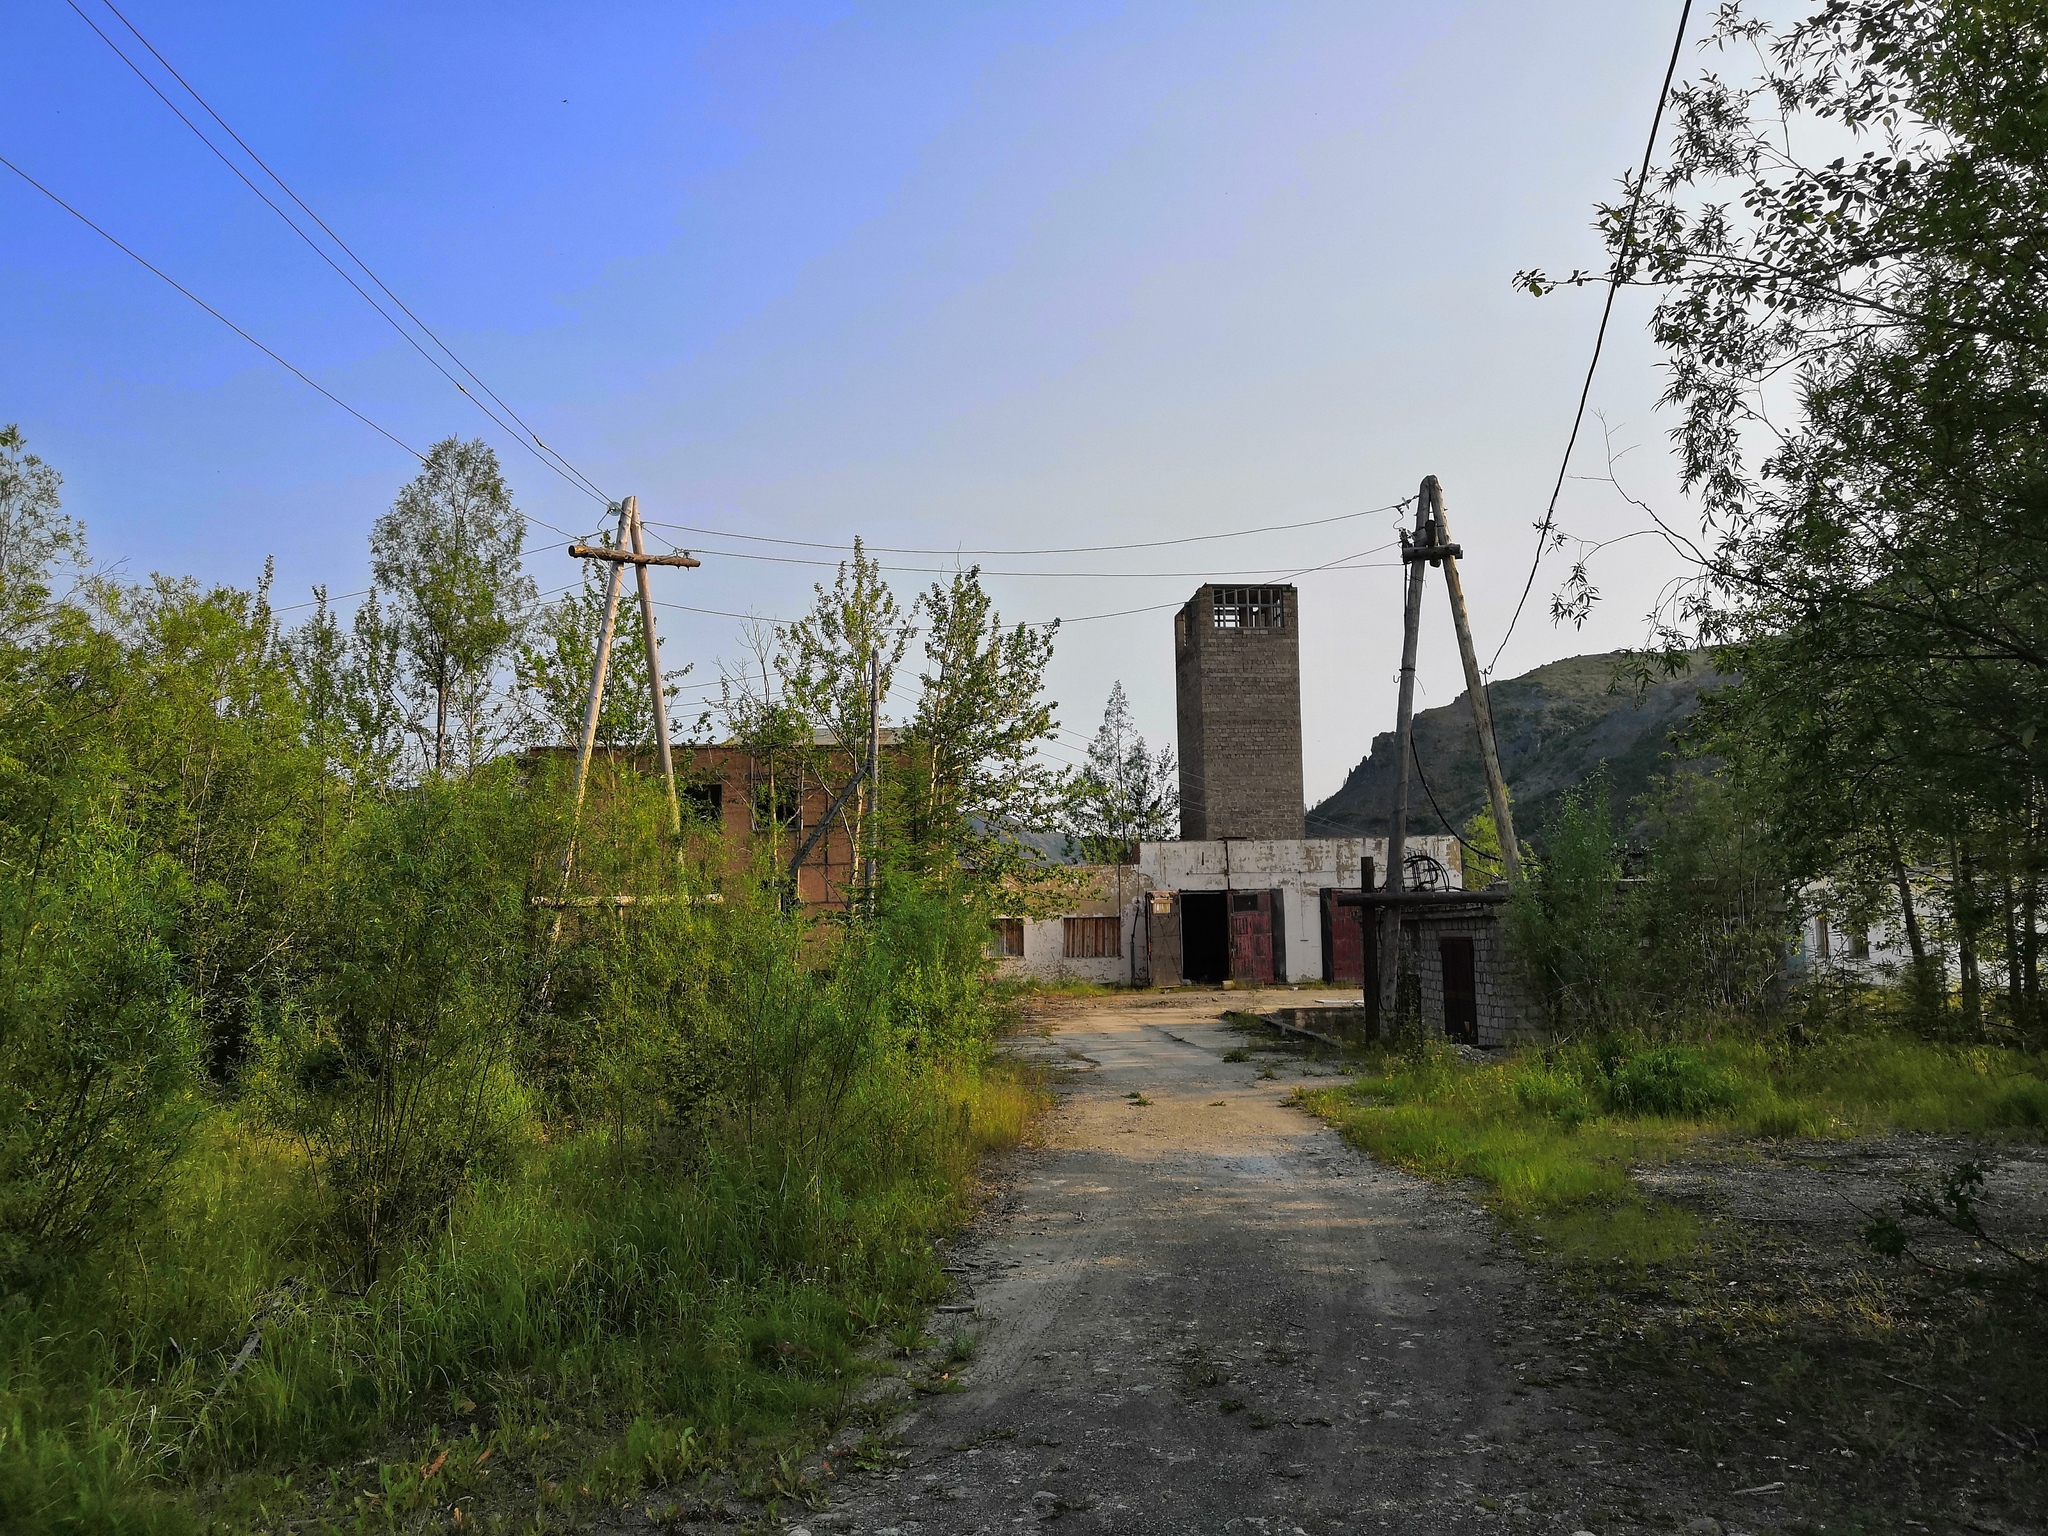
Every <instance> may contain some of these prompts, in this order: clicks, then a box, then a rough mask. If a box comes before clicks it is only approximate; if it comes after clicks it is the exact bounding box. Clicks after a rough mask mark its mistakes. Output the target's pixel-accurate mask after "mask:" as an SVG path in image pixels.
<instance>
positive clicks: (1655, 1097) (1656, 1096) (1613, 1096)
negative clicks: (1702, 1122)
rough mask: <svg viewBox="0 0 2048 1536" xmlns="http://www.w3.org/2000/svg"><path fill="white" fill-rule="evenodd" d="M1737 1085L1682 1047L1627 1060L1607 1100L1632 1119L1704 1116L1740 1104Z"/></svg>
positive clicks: (1619, 1067)
mask: <svg viewBox="0 0 2048 1536" xmlns="http://www.w3.org/2000/svg"><path fill="white" fill-rule="evenodd" d="M1735 1097H1736V1093H1735V1081H1734V1079H1733V1078H1731V1077H1730V1076H1729V1075H1728V1074H1727V1073H1725V1072H1721V1071H1718V1070H1716V1069H1715V1068H1713V1067H1711V1066H1709V1065H1708V1064H1707V1063H1706V1062H1705V1061H1703V1060H1701V1058H1700V1056H1699V1054H1698V1053H1697V1052H1696V1051H1692V1050H1688V1049H1687V1048H1686V1047H1684V1046H1682V1045H1658V1046H1652V1047H1650V1048H1649V1049H1648V1050H1645V1051H1640V1052H1637V1053H1635V1054H1632V1055H1629V1056H1627V1057H1624V1058H1623V1059H1622V1060H1621V1061H1620V1062H1618V1063H1617V1064H1616V1066H1615V1068H1614V1070H1613V1073H1612V1074H1611V1075H1610V1076H1609V1078H1608V1080H1607V1101H1608V1103H1609V1104H1611V1105H1612V1106H1613V1107H1614V1108H1615V1109H1616V1110H1617V1111H1619V1112H1620V1113H1622V1114H1627V1115H1684V1116H1698V1115H1705V1114H1709V1113H1711V1112H1713V1111H1714V1110H1717V1109H1730V1108H1733V1107H1734V1104H1735Z"/></svg>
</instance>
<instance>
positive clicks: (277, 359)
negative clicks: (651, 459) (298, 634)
mask: <svg viewBox="0 0 2048 1536" xmlns="http://www.w3.org/2000/svg"><path fill="white" fill-rule="evenodd" d="M0 165H4V166H6V167H7V169H8V170H10V171H12V172H14V174H15V175H17V176H19V177H20V178H21V179H22V180H23V181H25V182H27V183H28V184H29V185H30V186H32V187H34V188H35V189H36V190H37V191H38V192H40V193H42V194H43V196H45V197H47V198H48V199H49V200H50V201H51V202H53V203H55V204H56V205H57V206H58V207H59V208H62V209H63V210H64V211H65V212H66V213H68V214H70V215H71V217H73V218H74V219H76V220H78V222H79V223H81V224H83V225H84V226H85V227H86V228H87V229H89V230H91V231H92V232H93V233H94V234H96V235H98V236H99V237H100V238H101V239H102V240H104V241H106V242H107V244H109V245H111V246H112V247H113V248H114V249H115V250H117V251H119V252H120V253H121V254H122V255H123V256H126V257H127V258H128V259H129V260H130V261H132V262H134V263H135V264H136V265H137V266H139V267H141V268H143V269H144V270H145V271H147V272H149V273H151V274H153V275H154V276H156V277H159V278H161V279H163V281H164V282H166V283H168V284H169V285H170V286H171V287H173V288H175V289H177V291H178V292H179V293H182V294H183V295H184V296H185V297H186V298H188V299H190V300H191V301H192V302H193V303H194V304H197V305H198V306H199V307H200V308H201V309H203V310H205V311H206V312H207V313H208V314H209V315H211V316H213V318H214V319H216V320H218V321H219V322H220V323H221V324H222V325H224V326H226V327H227V328H228V329H229V330H231V331H233V332H234V333H235V334H236V335H237V336H239V337H241V338H242V340H244V341H246V342H247V343H249V345H250V346H252V347H254V348H255V349H256V350H257V351H258V352H261V353H262V354H263V355H264V356H265V357H267V358H269V359H270V360H271V361H272V362H273V363H275V364H277V366H278V367H280V368H282V369H284V371H285V372H287V373H289V374H290V375H291V376H292V377H293V378H295V379H297V380H298V381H299V382H300V383H301V384H304V385H305V386H306V387H307V388H308V389H311V390H314V391H316V392H317V393H319V394H321V395H324V396H325V397H326V398H327V399H328V400H330V401H332V402H333V403H334V404H336V405H338V406H340V407H341V408H342V409H343V410H344V411H347V412H348V413H349V415H351V416H353V417H355V419H356V420H357V421H360V422H361V423H362V424H363V425H364V426H366V427H368V428H369V429H370V430H371V431H372V432H375V433H376V434H377V435H378V436H380V437H383V438H386V439H388V440H389V441H391V442H393V443H396V444H397V445H398V446H399V447H400V448H403V449H404V450H405V451H406V452H407V453H409V454H411V455H412V456H413V457H414V458H415V459H417V460H419V462H420V463H422V464H425V463H426V462H427V456H426V455H425V454H423V453H421V452H420V451H419V449H417V448H415V447H413V445H412V444H411V443H408V442H407V441H406V440H405V439H404V438H402V437H400V436H398V434H397V433H395V432H393V431H391V430H390V429H389V428H387V427H382V426H379V425H378V424H377V423H376V422H374V421H372V420H371V419H370V418H369V417H367V416H365V415H364V414H363V413H362V412H361V411H359V410H357V409H356V408H355V407H354V406H352V405H350V404H349V403H348V402H347V401H346V400H344V399H342V398H341V396H339V395H337V394H336V393H335V392H334V391H333V390H331V389H329V388H328V387H327V386H326V385H324V384H321V383H318V382H317V381H315V380H314V378H313V377H312V376H311V375H310V374H308V373H307V372H306V371H305V370H304V369H303V368H300V367H299V366H297V365H296V364H294V363H292V362H289V361H287V360H286V359H285V358H283V357H281V356H279V355H278V354H277V353H276V352H273V351H272V350H271V349H270V348H269V347H266V346H265V345H264V344H263V343H262V342H260V341H258V340H257V339H256V338H255V337H254V336H251V335H250V334H249V333H248V332H247V331H245V330H243V329H242V328H241V327H240V326H239V325H237V324H235V322H234V321H232V320H230V319H229V318H228V317H227V316H226V315H224V314H222V313H221V312H220V311H219V310H217V309H215V308H214V307H213V306H212V305H211V304H209V303H207V302H206V300H204V299H202V298H200V297H199V295H198V294H196V293H194V292H193V291H192V290H191V289H190V288H187V287H186V286H185V285H184V284H183V283H181V282H179V281H178V280H177V279H176V278H175V277H172V276H171V275H170V273H168V272H166V271H164V269H163V268H162V267H159V266H157V265H156V264H155V263H154V262H152V261H150V260H149V259H148V258H147V257H145V256H142V255H140V254H138V253H137V252H136V251H135V250H134V249H133V248H131V247H129V246H127V245H123V244H122V243H121V242H120V241H119V240H117V239H116V238H115V237H114V236H113V235H111V234H109V233H108V232H107V231H106V230H105V229H103V228H101V227H100V226H99V225H98V224H95V223H94V222H93V221H92V220H91V219H89V218H87V217H86V216H85V215H84V214H83V213H80V212H79V211H78V210H77V209H76V208H74V207H72V206H71V204H69V203H67V202H65V201H64V199H63V198H61V197H59V196H58V195H57V194H56V193H55V192H52V191H51V190H50V189H49V188H48V187H46V186H44V185H43V184H42V183H41V182H40V181H37V180H36V179H35V177H33V176H31V175H29V173H28V172H27V171H24V170H23V169H22V168H21V167H20V166H18V165H16V164H15V163H14V162H13V161H12V160H9V159H8V158H7V157H6V156H4V155H0ZM515 510H516V509H515ZM519 516H520V517H521V518H523V519H525V520H526V521H527V522H529V523H532V524H533V525H534V526H535V527H536V528H545V529H547V531H548V532H549V533H557V534H560V535H561V536H562V537H563V538H565V539H572V540H573V539H574V538H575V537H576V535H575V534H573V533H571V532H569V530H568V529H566V528H557V527H556V526H555V525H554V524H553V523H550V522H546V521H544V520H543V519H541V518H538V517H535V516H534V515H533V514H532V513H531V512H521V513H519ZM294 606H299V607H303V606H304V605H303V604H295V605H294Z"/></svg>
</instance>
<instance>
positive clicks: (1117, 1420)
mask: <svg viewBox="0 0 2048 1536" xmlns="http://www.w3.org/2000/svg"><path fill="white" fill-rule="evenodd" d="M1312 995H1313V994H1294V993H1288V994H1284V996H1285V999H1286V1001H1288V1002H1290V1003H1294V1004H1300V1003H1303V1002H1306V1001H1308V1000H1309V999H1310V997H1311V996H1312ZM1276 1001H1278V999H1273V998H1268V999H1265V1000H1264V1002H1266V1003H1271V1002H1276ZM1226 1006H1233V1007H1240V1008H1245V1007H1258V1006H1262V1003H1261V1000H1260V999H1257V998H1255V997H1223V996H1221V995H1219V994H1215V993H1209V994H1206V995H1201V994H1196V995H1176V996H1169V997H1164V998H1161V997H1149V998H1148V997H1141V998H1116V999H1105V1000H1102V1001H1100V1002H1093V1001H1091V1002H1087V1003H1070V1004H1066V1005H1063V1006H1060V1007H1057V1008H1055V1009H1053V1010H1051V1011H1049V1012H1048V1013H1047V1014H1046V1015H1044V1016H1043V1017H1042V1018H1041V1021H1040V1022H1041V1024H1042V1025H1043V1026H1045V1028H1044V1029H1043V1030H1042V1032H1041V1033H1040V1034H1038V1035H1034V1036H1030V1037H1028V1038H1027V1045H1028V1047H1029V1049H1031V1050H1032V1051H1033V1052H1034V1053H1036V1054H1039V1055H1041V1056H1043V1057H1044V1058H1045V1059H1047V1060H1048V1061H1050V1062H1052V1063H1054V1064H1057V1065H1061V1066H1064V1067H1065V1068H1067V1069H1070V1071H1069V1074H1068V1075H1067V1076H1066V1078H1065V1081H1064V1084H1063V1089H1062V1098H1061V1103H1060V1105H1059V1107H1058V1108H1057V1109H1056V1110H1055V1111H1053V1113H1052V1115H1051V1117H1050V1123H1049V1126H1048V1130H1047V1136H1046V1144H1045V1145H1044V1146H1043V1147H1042V1148H1041V1149H1039V1150H1037V1151H1035V1152H1032V1153H1028V1154H1025V1155H1024V1156H1022V1157H1021V1158H1020V1159H1018V1161H1017V1163H1016V1164H1015V1165H1014V1166H1013V1167H1012V1168H1011V1170H1010V1173H1009V1182H1008V1185H1007V1187H1006V1188H1005V1189H1004V1190H1003V1192H1002V1193H1001V1195H1000V1196H999V1197H998V1198H997V1199H996V1200H995V1201H993V1202H992V1203H991V1205H990V1207H989V1208H988V1209H987V1210H986V1211H985V1212H984V1214H983V1216H982V1217H981V1219H980V1220H978V1221H977V1222H976V1224H975V1225H974V1227H973V1228H972V1229H971V1230H970V1231H969V1232H968V1233H967V1234H965V1235H964V1236H963V1238H962V1240H961V1241H960V1242H959V1243H958V1244H956V1245H955V1247H954V1249H953V1251H952V1258H951V1259H950V1260H949V1262H950V1263H951V1264H953V1265H954V1266H956V1273H958V1275H959V1278H960V1280H961V1288H960V1293H959V1296H958V1298H957V1305H958V1306H959V1307H962V1308H970V1309H971V1310H964V1311H963V1310H954V1311H950V1312H942V1313H941V1314H939V1315H938V1316H937V1317H936V1319H935V1321H934V1331H936V1332H940V1333H944V1332H946V1331H948V1330H955V1329H957V1330H958V1331H962V1332H967V1333H971V1334H973V1335H974V1338H975V1345H976V1347H975V1350H974V1354H973V1357H972V1360H971V1362H970V1363H969V1364H968V1365H966V1366H965V1367H964V1368H962V1369H960V1370H959V1372H958V1377H957V1380H956V1382H955V1383H954V1385H955V1386H956V1388H957V1390H952V1391H949V1392H945V1393H942V1394H940V1395H937V1396H929V1397H925V1398H922V1399H921V1400H920V1401H919V1404H918V1406H917V1407H916V1408H915V1409H913V1410H912V1411H911V1412H909V1413H908V1414H907V1415H906V1416H905V1417H904V1418H903V1419H902V1420H901V1421H899V1424H898V1427H897V1432H898V1435H899V1437H900V1438H899V1441H898V1445H899V1446H900V1449H901V1452H902V1454H901V1455H900V1456H899V1458H898V1459H897V1463H896V1465H894V1466H893V1467H890V1468H888V1469H886V1470H882V1471H880V1472H877V1473H873V1474H862V1473H860V1472H857V1471H856V1470H855V1469H854V1468H853V1466H852V1464H851V1462H850V1461H849V1460H848V1459H847V1458H846V1457H845V1456H844V1455H843V1453H842V1454H841V1456H840V1457H839V1458H838V1459H837V1461H836V1462H835V1464H834V1466H833V1468H832V1471H833V1476H832V1477H831V1478H830V1479H829V1480H828V1481H829V1484H830V1486H831V1488H832V1492H833V1495H834V1498H833V1502H832V1505H831V1507H830V1508H828V1509H826V1510H823V1511H816V1512H811V1513H807V1514H801V1515H793V1516H787V1517H785V1518H786V1519H787V1521H788V1524H789V1525H790V1526H792V1527H801V1528H805V1529H808V1530H811V1531H814V1532H818V1533H822V1532H825V1531H853V1532H873V1533H891V1532H894V1533H897V1536H912V1533H919V1536H932V1533H952V1532H961V1533H974V1532H1007V1531H1017V1530H1031V1529H1035V1528H1036V1527H1038V1526H1040V1525H1044V1524H1054V1523H1056V1524H1057V1526H1058V1528H1059V1529H1061V1530H1074V1531H1084V1532H1096V1531H1102V1532H1161V1533H1165V1532H1204V1533H1207V1532H1219V1533H1220V1532H1238V1533H1253V1532H1256V1533H1262V1536H1291V1533H1302V1536H1323V1533H1326V1532H1336V1531H1365V1532H1375V1531H1381V1530H1385V1531H1397V1532H1427V1531H1486V1532H1492V1531H1515V1532H1531V1533H1537V1532H1542V1533H1548V1532H1563V1533H1570V1532H1574V1531H1579V1530H1584V1529H1586V1528H1588V1526H1589V1525H1590V1526H1592V1527H1593V1528H1596V1529H1598V1530H1600V1531H1601V1532H1603V1533H1607V1532H1612V1531H1615V1530H1617V1529H1622V1528H1626V1527H1637V1526H1645V1525H1646V1526H1650V1527H1653V1528H1655V1527H1661V1528H1664V1529H1674V1528H1675V1529H1684V1528H1685V1525H1686V1523H1687V1522H1686V1519H1685V1515H1686V1501H1685V1500H1684V1499H1683V1497H1682V1496H1681V1495H1680V1494H1679V1493H1678V1491H1677V1490H1676V1489H1674V1488H1672V1487H1671V1486H1670V1481H1671V1479H1670V1474H1669V1472H1668V1470H1657V1471H1652V1470H1651V1469H1650V1468H1649V1467H1648V1466H1646V1465H1643V1464H1642V1463H1640V1462H1638V1461H1631V1459H1630V1458H1631V1457H1632V1456H1640V1455H1641V1454H1642V1453H1641V1452H1640V1451H1639V1450H1636V1449H1635V1448H1634V1447H1627V1448H1623V1447H1617V1446H1616V1445H1615V1444H1614V1443H1613V1442H1612V1441H1611V1440H1610V1439H1608V1438H1607V1437H1605V1436H1604V1435H1603V1433H1602V1432H1601V1431H1600V1430H1599V1429H1597V1428H1596V1427H1595V1426H1593V1425H1591V1424H1589V1423H1587V1422H1585V1421H1584V1420H1581V1419H1578V1418H1576V1417H1574V1416H1573V1415H1571V1414H1570V1413H1568V1412H1567V1411H1566V1410H1565V1409H1563V1408H1562V1407H1560V1406H1558V1405H1557V1404H1555V1403H1553V1402H1551V1401H1550V1400H1549V1398H1548V1397H1547V1396H1546V1394H1545V1393H1544V1392H1543V1391H1541V1390H1532V1389H1530V1388H1527V1387H1524V1386H1522V1385H1520V1380H1521V1378H1522V1377H1523V1375H1524V1372H1525V1369H1526V1368H1527V1366H1528V1365H1529V1363H1530V1361H1531V1359H1532V1358H1533V1357H1534V1356H1535V1355H1536V1354H1537V1353H1539V1352H1541V1351H1542V1349H1543V1348H1544V1346H1543V1345H1542V1344H1541V1343H1540V1335H1541V1332H1542V1330H1536V1329H1531V1328H1530V1327H1529V1326H1528V1324H1527V1323H1526V1322H1517V1321H1515V1320H1514V1319H1515V1318H1516V1317H1520V1316H1525V1315H1526V1300H1525V1299H1524V1298H1526V1296H1527V1294H1528V1287H1527V1282H1526V1277H1525V1275H1524V1272H1523V1270H1522V1268H1521V1266H1520V1264H1519V1262H1518V1261H1517V1260H1516V1259H1515V1258H1514V1257H1513V1255H1512V1254H1511V1253H1510V1252H1508V1251H1507V1250H1505V1249H1504V1248H1502V1247H1501V1246H1500V1245H1499V1244H1498V1242H1497V1240H1496V1239H1495V1237H1494V1235H1493V1233H1492V1230H1491V1228H1490V1225H1489V1223H1488V1221H1487V1219H1486V1218H1485V1216H1484V1215H1483V1213H1481V1212H1480V1211H1479V1210H1478V1209H1477V1208H1476V1207H1475V1206H1474V1204H1473V1202H1472V1201H1471V1199H1470V1198H1469V1197H1466V1196H1463V1195H1461V1194H1460V1193H1459V1192H1457V1191H1444V1190H1440V1189H1434V1188H1431V1187H1430V1186H1428V1185H1425V1184H1423V1183H1421V1182H1419V1181H1417V1180H1415V1179H1413V1178H1410V1177H1408V1176H1407V1175H1404V1174H1401V1173H1398V1172H1395V1171H1392V1170H1390V1169H1387V1168H1383V1167H1380V1166H1379V1165H1377V1164H1375V1163H1374V1162H1372V1161H1371V1160H1370V1159H1368V1158H1366V1157H1364V1156H1363V1155H1361V1154H1359V1153H1357V1152H1355V1151H1353V1150H1352V1149H1351V1148H1349V1147H1348V1146H1346V1145H1345V1144H1344V1143H1343V1142H1342V1141H1341V1140H1340V1139H1339V1138H1338V1137H1337V1135H1336V1134H1335V1133H1334V1132H1333V1131H1331V1130H1329V1129H1328V1128H1326V1127H1324V1126H1323V1125H1322V1124H1320V1123H1319V1122H1318V1121H1316V1120H1314V1119H1313V1118H1311V1117H1310V1116H1309V1115H1308V1114H1306V1113H1304V1112H1303V1111H1301V1110H1299V1109H1296V1108H1293V1107H1290V1106H1289V1105H1288V1103H1287V1099H1288V1097H1289V1095H1290V1093H1291V1091H1292V1089H1293V1088H1294V1086H1295V1085H1296V1084H1298V1083H1300V1082H1302V1081H1304V1078H1305V1077H1308V1076H1313V1075H1315V1074H1318V1073H1320V1072H1322V1071H1323V1070H1324V1069H1323V1068H1321V1067H1318V1066H1317V1065H1315V1064H1314V1063H1313V1062H1310V1061H1308V1060H1306V1059H1304V1058H1303V1057H1302V1056H1300V1055H1299V1054H1288V1053H1285V1052H1282V1051H1280V1050H1278V1049H1274V1048H1270V1047H1269V1048H1266V1049H1262V1050H1260V1051H1259V1054H1258V1055H1257V1057H1256V1058H1255V1059H1253V1060H1249V1061H1238V1062H1230V1061H1226V1060H1225V1059H1224V1058H1225V1055H1226V1053H1227V1052H1230V1051H1232V1050H1233V1048H1239V1049H1241V1048H1243V1047H1245V1046H1247V1045H1253V1046H1260V1045H1261V1044H1262V1042H1261V1040H1260V1038H1259V1037H1257V1036H1248V1035H1246V1034H1245V1033H1243V1032H1241V1031H1239V1030H1237V1029H1235V1028H1233V1027H1231V1026H1229V1025H1228V1024H1226V1023H1225V1022H1224V1021H1223V1019H1222V1017H1221V1014H1222V1011H1223V1008H1224V1007H1226ZM1271 1039H1272V1037H1270V1036H1269V1037H1266V1042H1270V1041H1271ZM1262 1063H1263V1064H1264V1070H1265V1071H1267V1072H1271V1073H1272V1074H1274V1075H1272V1076H1262V1075H1261V1071H1262ZM1518 1300H1520V1304H1521V1307H1522V1309H1523V1310H1522V1311H1518V1310H1517V1305H1516V1304H1517V1302H1518ZM939 1368H942V1367H939ZM924 1369H927V1370H929V1369H933V1367H925V1368H924ZM1700 1525H1701V1528H1702V1529H1703V1528H1704V1525H1705V1522H1700ZM1716 1529H1718V1527H1716Z"/></svg>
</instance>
